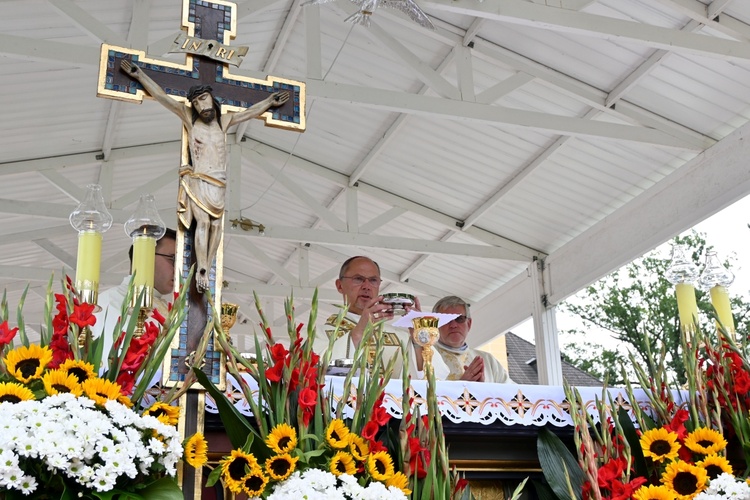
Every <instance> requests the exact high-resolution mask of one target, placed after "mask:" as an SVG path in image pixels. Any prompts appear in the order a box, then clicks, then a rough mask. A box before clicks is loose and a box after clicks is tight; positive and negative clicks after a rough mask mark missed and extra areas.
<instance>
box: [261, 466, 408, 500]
mask: <svg viewBox="0 0 750 500" xmlns="http://www.w3.org/2000/svg"><path fill="white" fill-rule="evenodd" d="M338 481H340V483H341V485H340V486H338V487H337V484H338ZM300 498H304V499H305V500H339V499H342V500H343V499H347V500H348V499H352V500H405V499H406V496H405V495H404V494H403V492H402V491H401V490H399V489H397V488H390V489H387V488H386V487H385V486H384V485H383V484H382V483H377V482H373V483H371V484H369V485H368V486H360V485H359V483H358V482H357V478H355V477H354V476H350V475H347V474H342V475H340V476H338V478H337V477H336V476H334V475H333V474H331V473H330V472H327V471H324V470H319V469H308V470H306V471H304V472H302V473H300V472H299V471H297V472H295V473H293V474H292V475H291V476H290V477H289V478H288V479H287V480H285V481H282V482H281V483H279V484H277V485H275V486H274V488H273V492H272V493H271V494H270V495H269V496H268V500H297V499H300Z"/></svg>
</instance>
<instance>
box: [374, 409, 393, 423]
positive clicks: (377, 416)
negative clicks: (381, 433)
mask: <svg viewBox="0 0 750 500" xmlns="http://www.w3.org/2000/svg"><path fill="white" fill-rule="evenodd" d="M390 419H391V416H390V415H389V414H388V412H387V411H386V410H385V408H384V407H382V406H378V407H377V408H374V409H373V411H372V417H371V418H370V420H371V421H374V422H377V424H378V425H385V424H387V423H388V421H389V420H390Z"/></svg>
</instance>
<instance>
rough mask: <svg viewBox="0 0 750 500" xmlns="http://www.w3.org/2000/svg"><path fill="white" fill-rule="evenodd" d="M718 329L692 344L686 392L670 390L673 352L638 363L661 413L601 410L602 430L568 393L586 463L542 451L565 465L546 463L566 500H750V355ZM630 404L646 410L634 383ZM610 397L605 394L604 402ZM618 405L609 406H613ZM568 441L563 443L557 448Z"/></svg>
mask: <svg viewBox="0 0 750 500" xmlns="http://www.w3.org/2000/svg"><path fill="white" fill-rule="evenodd" d="M735 338H737V337H736V336H735V335H734V334H733V333H729V332H727V331H726V330H725V329H724V328H723V327H721V326H720V327H719V328H718V329H717V332H716V333H715V335H714V334H711V335H707V334H704V333H702V332H700V331H698V332H695V333H694V334H693V335H692V337H691V338H684V339H683V345H682V350H683V366H684V370H685V375H686V379H687V380H688V383H687V386H686V387H676V386H675V384H673V383H670V381H671V377H670V374H669V372H667V371H666V370H665V369H664V368H663V367H664V366H665V363H664V362H663V361H664V356H665V354H664V350H662V351H661V354H660V356H659V358H658V359H655V357H654V356H650V357H649V359H648V362H647V365H646V366H645V367H643V366H640V365H639V364H638V363H635V362H634V360H632V358H631V360H632V361H633V366H634V368H635V371H636V375H637V378H638V384H639V385H640V387H641V388H642V389H643V391H644V392H645V394H646V396H647V397H648V400H649V403H650V406H651V408H652V411H650V412H646V411H645V410H644V409H642V408H640V407H639V406H638V405H633V406H632V408H631V410H630V412H627V411H625V410H624V409H623V408H620V409H619V410H616V408H617V405H616V404H615V402H614V401H611V400H609V401H607V400H606V397H605V396H603V397H602V400H600V401H597V402H596V410H597V411H598V414H599V415H598V416H599V423H595V422H594V420H593V419H592V417H591V415H590V414H589V413H588V411H587V410H586V409H584V408H583V404H584V403H583V401H582V399H581V396H580V394H579V393H578V392H577V391H575V390H574V389H572V388H566V393H567V397H568V401H569V402H570V404H571V415H572V417H573V420H574V421H575V423H576V431H575V435H574V437H575V444H576V451H577V459H576V458H574V457H572V456H571V455H570V453H569V452H568V451H567V449H564V447H562V446H561V443H559V442H556V438H555V437H554V436H551V435H549V434H547V435H545V436H544V437H543V438H540V442H539V447H540V450H548V451H549V450H552V449H555V450H557V451H558V452H560V453H561V455H563V456H565V459H564V460H563V463H565V464H566V467H565V469H566V470H562V469H561V466H560V465H559V463H558V464H555V463H553V461H551V460H549V461H546V463H545V464H543V466H544V468H545V476H546V477H547V480H548V483H549V484H550V487H551V488H552V490H554V491H555V494H556V496H557V497H558V498H571V499H573V498H578V499H580V498H583V499H586V500H588V499H593V498H595V499H611V500H625V499H629V498H632V499H634V500H674V499H677V500H689V499H701V500H707V499H711V500H714V499H716V500H718V499H729V498H750V485H748V482H747V481H748V480H747V477H748V474H749V473H750V363H749V362H748V357H747V354H746V353H747V350H746V346H744V345H738V344H737V343H736V342H735ZM627 390H628V393H629V399H630V401H632V402H635V401H637V399H636V398H635V396H634V390H633V387H632V386H631V385H630V384H628V385H627ZM604 394H606V392H605V393H604ZM605 403H609V404H605ZM558 441H559V440H558Z"/></svg>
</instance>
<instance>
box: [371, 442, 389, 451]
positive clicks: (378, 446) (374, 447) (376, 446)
mask: <svg viewBox="0 0 750 500" xmlns="http://www.w3.org/2000/svg"><path fill="white" fill-rule="evenodd" d="M368 446H369V447H370V453H377V452H379V451H388V448H386V447H385V446H383V443H381V442H380V441H375V440H374V439H368Z"/></svg>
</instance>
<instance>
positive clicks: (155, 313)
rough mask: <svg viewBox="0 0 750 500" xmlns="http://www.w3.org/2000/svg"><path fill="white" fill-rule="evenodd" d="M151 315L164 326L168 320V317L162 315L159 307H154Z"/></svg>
mask: <svg viewBox="0 0 750 500" xmlns="http://www.w3.org/2000/svg"><path fill="white" fill-rule="evenodd" d="M151 317H152V318H153V319H155V320H156V321H158V322H159V324H160V325H161V326H164V323H166V322H167V319H166V318H165V317H164V316H162V315H161V313H160V312H159V310H158V309H154V310H153V311H152V312H151Z"/></svg>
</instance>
